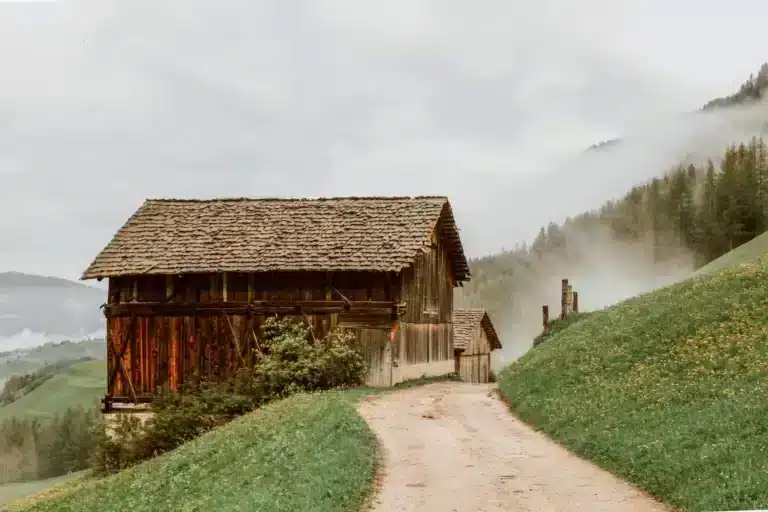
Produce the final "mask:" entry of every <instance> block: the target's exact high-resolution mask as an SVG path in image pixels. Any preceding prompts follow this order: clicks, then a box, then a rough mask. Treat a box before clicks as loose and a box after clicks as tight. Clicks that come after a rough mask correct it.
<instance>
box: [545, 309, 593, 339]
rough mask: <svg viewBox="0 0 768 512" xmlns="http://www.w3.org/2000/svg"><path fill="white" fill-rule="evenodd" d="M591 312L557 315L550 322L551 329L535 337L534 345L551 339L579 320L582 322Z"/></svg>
mask: <svg viewBox="0 0 768 512" xmlns="http://www.w3.org/2000/svg"><path fill="white" fill-rule="evenodd" d="M590 314H591V312H587V313H571V314H570V315H568V316H566V317H565V318H560V317H557V318H555V319H554V320H552V321H551V322H549V330H548V331H547V332H542V333H541V334H539V335H538V336H536V337H535V338H534V339H533V346H534V347H536V346H538V345H540V344H542V343H544V342H545V341H547V340H549V339H551V338H552V337H553V336H555V335H556V334H557V333H559V332H560V331H562V330H564V329H567V328H568V327H570V326H572V325H573V324H576V323H578V322H581V321H582V320H584V319H585V318H587V317H589V315H590Z"/></svg>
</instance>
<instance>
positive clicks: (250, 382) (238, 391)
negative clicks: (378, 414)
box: [92, 318, 367, 473]
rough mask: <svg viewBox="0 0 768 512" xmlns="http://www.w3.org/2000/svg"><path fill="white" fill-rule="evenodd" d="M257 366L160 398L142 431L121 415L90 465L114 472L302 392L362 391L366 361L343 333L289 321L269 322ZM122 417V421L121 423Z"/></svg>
mask: <svg viewBox="0 0 768 512" xmlns="http://www.w3.org/2000/svg"><path fill="white" fill-rule="evenodd" d="M263 333H264V336H263V337H262V339H263V343H262V344H261V345H260V346H259V348H258V350H257V353H256V354H255V355H256V364H255V365H254V367H253V368H243V369H241V370H240V371H239V372H238V373H237V374H236V375H235V376H234V377H233V378H231V379H229V380H226V381H224V382H202V383H199V384H197V385H194V386H193V385H190V386H186V387H184V388H182V389H180V390H179V391H178V392H170V391H168V390H167V389H166V390H164V391H163V392H162V393H160V394H159V395H158V396H157V397H156V399H155V401H154V402H153V404H152V412H153V413H154V414H153V415H152V416H151V417H150V418H149V419H148V420H147V421H146V422H145V423H144V425H143V426H142V425H140V424H139V422H138V420H137V419H136V418H130V415H118V420H117V421H116V424H115V426H114V435H112V436H110V435H108V433H107V428H106V425H100V426H99V428H98V432H97V434H96V439H97V442H96V444H97V448H96V450H95V453H94V458H93V463H92V467H93V469H94V470H95V471H96V472H97V473H112V472H115V471H119V470H121V469H124V468H126V467H129V466H132V465H134V464H136V463H138V462H141V461H142V460H146V459H149V458H151V457H154V456H157V455H159V454H162V453H165V452H167V451H169V450H173V449H174V448H176V447H178V446H180V445H181V444H183V443H185V442H187V441H190V440H192V439H194V438H196V437H198V436H200V435H202V434H204V433H205V432H208V431H210V430H212V429H213V428H215V427H218V426H220V425H223V424H225V423H227V422H229V421H231V420H233V419H234V418H236V417H237V416H240V415H242V414H245V413H247V412H250V411H252V410H254V409H255V408H257V407H260V406H262V405H264V404H266V403H268V402H270V401H272V400H275V399H278V398H282V397H286V396H288V395H291V394H293V393H297V392H302V391H315V390H327V389H333V388H339V387H349V386H357V385H359V384H361V383H362V382H363V380H364V378H365V374H366V371H367V368H366V364H365V360H364V359H363V356H362V355H361V353H360V352H359V351H358V350H357V347H356V346H355V338H354V335H352V334H350V333H346V332H343V331H340V330H336V331H333V332H331V333H329V335H328V336H326V337H325V338H323V339H314V337H313V336H312V332H311V331H310V329H309V328H308V327H307V326H305V325H304V324H302V323H300V322H295V321H292V320H290V319H287V318H283V319H279V318H269V319H267V321H266V322H265V323H264V326H263ZM121 416H122V417H121Z"/></svg>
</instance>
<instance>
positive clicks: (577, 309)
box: [573, 292, 579, 313]
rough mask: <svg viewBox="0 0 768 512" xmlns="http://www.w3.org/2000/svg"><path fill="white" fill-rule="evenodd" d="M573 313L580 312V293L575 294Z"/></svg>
mask: <svg viewBox="0 0 768 512" xmlns="http://www.w3.org/2000/svg"><path fill="white" fill-rule="evenodd" d="M573 312H574V313H578V312H579V292H573Z"/></svg>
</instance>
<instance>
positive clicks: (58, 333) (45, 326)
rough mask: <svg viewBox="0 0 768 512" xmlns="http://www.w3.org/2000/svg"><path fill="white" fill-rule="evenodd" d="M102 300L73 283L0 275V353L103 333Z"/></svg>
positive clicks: (97, 293)
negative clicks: (54, 340) (50, 340)
mask: <svg viewBox="0 0 768 512" xmlns="http://www.w3.org/2000/svg"><path fill="white" fill-rule="evenodd" d="M105 301H106V292H105V291H104V290H101V289H99V288H94V287H92V286H87V285H84V284H81V283H76V282H74V281H68V280H66V279H60V278H56V277H44V276H37V275H31V274H22V273H19V272H4V273H0V350H2V349H8V348H18V347H20V346H25V345H26V346H28V345H31V344H39V341H37V340H38V339H40V338H41V337H42V338H43V339H58V340H61V339H66V338H69V339H80V338H82V337H84V336H87V335H90V334H92V333H96V332H100V331H103V329H104V317H103V315H102V314H101V312H100V310H99V306H100V305H101V304H103V303H104V302H105ZM25 333H26V335H25ZM12 336H13V337H14V338H12V339H11V338H10V337H12Z"/></svg>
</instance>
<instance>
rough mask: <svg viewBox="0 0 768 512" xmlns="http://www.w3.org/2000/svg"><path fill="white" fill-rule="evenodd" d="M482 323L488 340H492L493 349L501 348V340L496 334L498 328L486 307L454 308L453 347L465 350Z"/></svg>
mask: <svg viewBox="0 0 768 512" xmlns="http://www.w3.org/2000/svg"><path fill="white" fill-rule="evenodd" d="M478 325H482V327H483V329H484V330H485V335H486V336H488V341H490V342H491V350H493V349H496V348H501V341H499V336H498V334H496V329H495V328H494V327H493V324H492V323H491V317H489V316H488V312H487V311H486V310H485V309H454V310H453V348H454V349H455V350H465V349H466V348H467V345H468V344H469V342H470V341H471V340H472V336H474V334H475V332H476V329H477V326H478Z"/></svg>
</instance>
